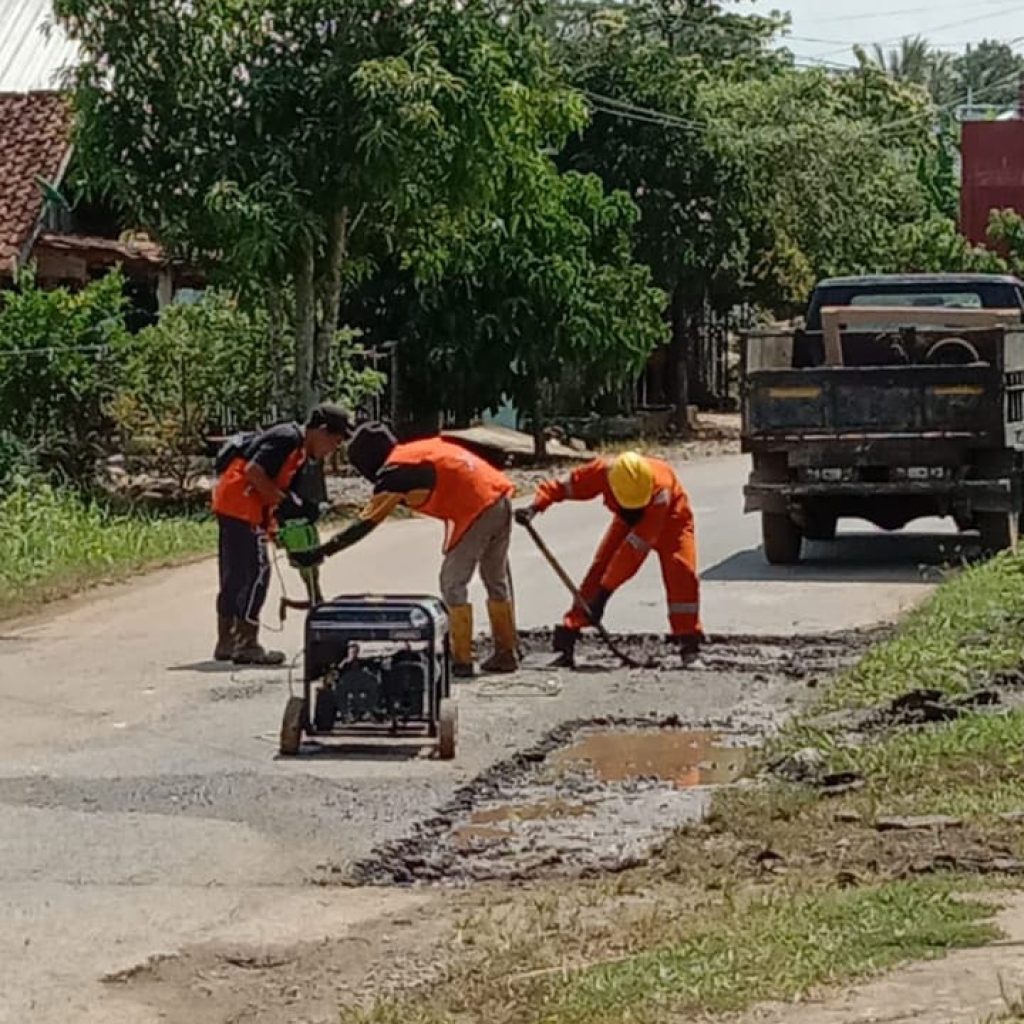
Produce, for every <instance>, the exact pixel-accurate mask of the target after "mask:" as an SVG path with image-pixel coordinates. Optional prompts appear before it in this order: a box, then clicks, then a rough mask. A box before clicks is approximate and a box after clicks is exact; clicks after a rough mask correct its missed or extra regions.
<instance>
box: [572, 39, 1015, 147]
mask: <svg viewBox="0 0 1024 1024" xmlns="http://www.w3.org/2000/svg"><path fill="white" fill-rule="evenodd" d="M1020 42H1024V36H1018V37H1017V38H1015V39H1013V40H1010V41H1008V43H1007V45H1016V44H1018V43H1020ZM852 70H856V68H853V69H852ZM1016 81H1018V74H1017V72H1014V73H1013V74H1012V75H1007V76H1005V77H1003V78H1001V79H998V80H997V81H995V82H990V83H989V84H988V85H986V86H983V87H982V88H980V89H976V90H973V91H972V93H971V94H970V95H967V96H962V97H960V98H959V99H957V100H954V101H952V102H950V103H943V104H940V105H938V106H936V107H932V108H929V109H926V110H922V111H921V113H920V114H915V115H913V116H910V117H905V118H901V119H899V120H896V121H890V122H888V123H886V124H880V125H877V126H875V127H873V128H872V127H864V128H863V130H862V131H861V132H860V133H859V134H860V136H861V137H870V136H874V137H879V138H881V137H884V136H886V135H891V134H893V133H896V132H898V131H901V130H902V129H904V128H909V127H911V126H913V125H915V124H920V123H921V121H922V120H923V119H925V118H930V117H933V116H934V115H935V114H937V113H949V112H951V111H955V110H956V109H958V108H959V107H963V106H965V105H966V104H967V103H969V102H972V101H976V100H978V99H982V98H984V97H985V96H988V95H990V94H992V93H994V92H998V91H999V90H1001V89H1003V88H1005V87H1006V86H1007V85H1009V84H1011V83H1014V82H1016ZM582 91H583V95H584V96H585V97H586V98H587V100H588V103H589V105H590V108H591V109H592V110H593V111H595V112H597V113H601V114H605V115H607V116H610V117H617V118H620V119H621V120H625V121H635V122H637V123H639V124H650V125H655V126H658V127H662V128H673V129H676V130H679V131H686V132H692V133H697V134H703V133H706V132H708V131H709V130H710V129H711V128H713V127H714V126H715V123H709V122H707V121H694V120H691V119H689V118H682V117H678V116H676V115H674V114H670V113H668V112H667V111H664V110H657V109H654V108H652V107H644V106H641V105H640V104H637V103H632V102H629V101H627V100H618V99H615V98H614V97H611V96H605V95H603V94H601V93H596V92H591V91H588V90H582ZM718 123H721V122H718ZM786 131H788V129H787V128H780V129H775V130H771V131H767V132H766V131H764V130H761V131H758V132H753V133H745V135H746V137H762V138H764V137H772V136H775V135H777V134H778V133H779V132H786Z"/></svg>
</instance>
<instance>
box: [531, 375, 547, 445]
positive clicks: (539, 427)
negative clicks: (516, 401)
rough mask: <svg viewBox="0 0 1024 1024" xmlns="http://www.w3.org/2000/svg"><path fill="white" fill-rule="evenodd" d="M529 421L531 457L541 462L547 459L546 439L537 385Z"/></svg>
mask: <svg viewBox="0 0 1024 1024" xmlns="http://www.w3.org/2000/svg"><path fill="white" fill-rule="evenodd" d="M530 419H531V425H532V427H533V457H534V458H535V459H536V460H537V461H538V462H542V461H543V460H544V459H546V458H547V457H548V439H547V435H546V434H545V433H544V399H543V396H542V391H541V387H540V385H539V384H535V385H534V389H533V399H532V401H531V403H530Z"/></svg>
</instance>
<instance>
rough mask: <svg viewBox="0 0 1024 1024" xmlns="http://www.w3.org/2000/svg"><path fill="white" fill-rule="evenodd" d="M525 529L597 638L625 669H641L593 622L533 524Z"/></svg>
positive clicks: (580, 596) (581, 597)
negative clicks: (583, 614)
mask: <svg viewBox="0 0 1024 1024" xmlns="http://www.w3.org/2000/svg"><path fill="white" fill-rule="evenodd" d="M523 526H524V527H525V528H526V532H527V533H528V534H529V535H530V538H531V540H532V541H533V543H534V544H536V545H537V550H538V551H540V553H541V554H542V555H543V556H544V560H545V561H546V562H547V563H548V565H550V566H551V568H552V569H553V570H554V573H555V575H556V576H557V577H558V578H559V579H560V580H561V581H562V582H563V583H564V584H565V586H566V589H567V590H568V591H569V593H570V594H572V598H573V600H574V601H575V602H576V604H577V605H578V606H579V607H580V608H581V609H582V610H583V612H585V613H586V616H587V618H588V619H590V620H591V625H592V626H593V627H594V629H596V630H597V633H598V636H600V637H601V639H602V640H603V641H604V643H605V646H606V647H607V648H608V650H610V651H611V652H612V654H614V655H615V657H616V658H618V659H619V661H621V662H622V664H623V665H625V666H626V667H627V668H641V667H642V666H641V665H640V664H639V662H636V661H634V660H633V659H632V658H631V657H630V656H629V655H628V654H626V653H625V652H624V651H623V650H622V649H621V648H620V647H619V646H618V644H616V643H615V641H614V640H613V639H612V635H611V633H609V632H608V630H607V629H605V628H604V626H603V625H602V624H601V623H600V622H594V621H593V616H592V615H591V612H590V606H589V605H588V604H587V602H586V601H584V600H583V595H582V594H581V593H580V592H579V590H577V589H576V584H575V583H573V581H572V577H571V576H570V575H569V574H568V573H567V572H566V571H565V570H564V569H563V568H562V566H561V564H560V563H559V561H558V559H557V558H555V556H554V555H553V554H552V553H551V549H550V548H549V547H548V546H547V544H545V543H544V538H543V537H541V535H540V534H539V533H538V532H537V528H536V527H535V526H534V525H533V523H523Z"/></svg>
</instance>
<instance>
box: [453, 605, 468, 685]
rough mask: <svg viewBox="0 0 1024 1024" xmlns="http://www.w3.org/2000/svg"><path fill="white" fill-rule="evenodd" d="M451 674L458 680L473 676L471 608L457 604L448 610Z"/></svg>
mask: <svg viewBox="0 0 1024 1024" xmlns="http://www.w3.org/2000/svg"><path fill="white" fill-rule="evenodd" d="M449 615H450V625H451V638H450V639H451V649H452V673H453V674H454V675H455V676H457V677H458V678H460V679H469V678H472V676H473V606H472V605H471V604H459V605H455V607H454V608H451V609H450V612H449Z"/></svg>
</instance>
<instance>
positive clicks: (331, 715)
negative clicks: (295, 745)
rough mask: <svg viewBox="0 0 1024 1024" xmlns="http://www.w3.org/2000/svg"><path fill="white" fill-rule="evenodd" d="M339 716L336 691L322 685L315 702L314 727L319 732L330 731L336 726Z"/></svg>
mask: <svg viewBox="0 0 1024 1024" xmlns="http://www.w3.org/2000/svg"><path fill="white" fill-rule="evenodd" d="M337 716H338V708H337V705H336V704H335V703H334V691H333V690H332V689H330V688H329V687H327V686H321V687H320V689H319V690H317V692H316V702H315V703H314V704H313V728H315V729H316V731H317V732H318V733H328V732H330V731H331V730H332V729H333V728H334V720H335V718H337Z"/></svg>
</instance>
